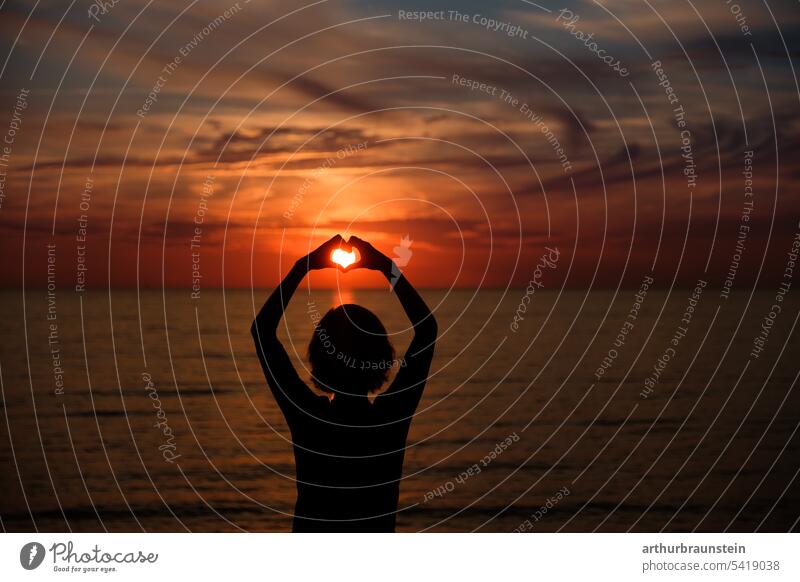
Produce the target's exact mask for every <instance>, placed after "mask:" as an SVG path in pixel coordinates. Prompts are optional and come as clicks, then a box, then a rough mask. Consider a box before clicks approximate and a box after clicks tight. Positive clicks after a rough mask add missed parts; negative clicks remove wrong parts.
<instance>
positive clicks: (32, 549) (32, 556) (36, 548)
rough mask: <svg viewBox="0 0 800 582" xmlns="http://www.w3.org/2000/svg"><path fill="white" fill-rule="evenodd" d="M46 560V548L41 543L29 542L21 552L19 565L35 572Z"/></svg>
mask: <svg viewBox="0 0 800 582" xmlns="http://www.w3.org/2000/svg"><path fill="white" fill-rule="evenodd" d="M43 560H44V546H43V545H42V544H40V543H39V542H29V543H27V544H25V545H24V546H22V549H21V550H20V551H19V563H20V564H22V567H23V568H25V569H26V570H35V569H36V568H38V567H39V566H40V565H41V563H42V561H43Z"/></svg>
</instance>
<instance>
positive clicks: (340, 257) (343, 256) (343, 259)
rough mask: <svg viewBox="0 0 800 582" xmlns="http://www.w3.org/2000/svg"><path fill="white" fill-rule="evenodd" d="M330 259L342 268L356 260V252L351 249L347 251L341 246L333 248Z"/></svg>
mask: <svg viewBox="0 0 800 582" xmlns="http://www.w3.org/2000/svg"><path fill="white" fill-rule="evenodd" d="M331 260H332V261H333V262H334V263H336V264H337V265H340V266H341V267H343V268H345V269H346V268H347V267H349V266H350V265H352V264H353V263H355V262H356V252H355V251H354V250H351V251H350V252H349V253H348V252H347V251H345V250H344V249H342V248H338V249H334V251H333V252H332V253H331Z"/></svg>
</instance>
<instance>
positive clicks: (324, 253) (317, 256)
mask: <svg viewBox="0 0 800 582" xmlns="http://www.w3.org/2000/svg"><path fill="white" fill-rule="evenodd" d="M343 242H344V239H343V238H342V237H341V235H338V234H337V235H336V236H334V237H333V238H331V239H329V240H327V241H326V242H324V243H322V244H321V245H319V246H318V247H317V248H316V249H314V250H313V251H311V252H310V253H309V254H308V255H306V256H305V257H303V258H302V259H300V260H299V261H297V263H298V264H300V265H302V266H303V267H305V268H306V269H307V270H309V271H317V270H319V269H328V268H330V267H333V266H335V265H334V264H333V261H332V260H331V253H333V251H334V250H335V249H337V248H339V245H341V244H342V243H343Z"/></svg>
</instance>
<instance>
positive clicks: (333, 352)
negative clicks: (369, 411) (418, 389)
mask: <svg viewBox="0 0 800 582" xmlns="http://www.w3.org/2000/svg"><path fill="white" fill-rule="evenodd" d="M308 359H309V362H310V363H311V381H312V382H313V383H314V385H315V386H317V387H318V388H319V389H321V390H323V391H325V392H334V393H335V392H339V393H344V394H352V395H358V396H366V395H368V394H369V393H370V392H373V391H375V390H377V389H378V388H380V387H381V386H382V385H383V383H384V382H386V379H387V378H388V377H389V371H390V370H391V368H392V364H393V363H394V347H392V343H391V342H390V341H389V337H388V335H387V333H386V328H385V327H383V324H382V323H381V320H380V319H378V317H377V316H376V315H375V314H374V313H372V312H371V311H370V310H369V309H367V308H365V307H361V306H360V305H354V304H352V303H347V304H344V305H340V306H339V307H336V308H334V309H331V310H329V311H328V313H326V314H325V315H324V316H323V318H322V319H320V320H319V323H318V324H317V328H316V329H315V330H314V334H313V335H312V337H311V341H310V342H309V343H308Z"/></svg>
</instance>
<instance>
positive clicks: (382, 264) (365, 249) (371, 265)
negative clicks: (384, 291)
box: [347, 236, 392, 273]
mask: <svg viewBox="0 0 800 582" xmlns="http://www.w3.org/2000/svg"><path fill="white" fill-rule="evenodd" d="M347 244H349V245H350V246H351V247H353V248H355V249H357V250H358V253H359V255H361V258H360V259H359V260H358V262H357V263H355V264H354V265H352V266H351V267H350V269H372V270H373V271H381V272H383V273H389V272H390V271H391V270H392V260H391V259H390V258H389V257H387V256H386V255H384V254H383V253H382V252H380V251H379V250H378V249H376V248H375V247H374V246H372V245H371V244H369V243H368V242H367V241H365V240H361V239H360V238H358V237H357V236H351V237H350V240H348V241H347Z"/></svg>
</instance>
